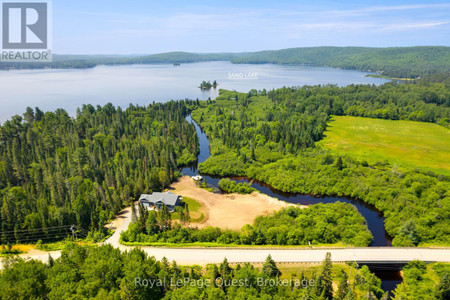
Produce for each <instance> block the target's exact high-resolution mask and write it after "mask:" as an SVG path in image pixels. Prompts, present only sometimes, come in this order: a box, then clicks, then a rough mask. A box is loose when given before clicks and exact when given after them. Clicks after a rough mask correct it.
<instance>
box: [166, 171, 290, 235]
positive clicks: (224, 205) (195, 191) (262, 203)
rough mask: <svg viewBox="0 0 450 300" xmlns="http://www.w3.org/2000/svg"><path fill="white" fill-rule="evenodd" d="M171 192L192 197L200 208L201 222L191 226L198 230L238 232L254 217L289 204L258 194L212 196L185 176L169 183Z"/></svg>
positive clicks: (212, 194)
mask: <svg viewBox="0 0 450 300" xmlns="http://www.w3.org/2000/svg"><path fill="white" fill-rule="evenodd" d="M171 191H172V192H173V193H175V194H178V195H181V196H185V197H190V198H193V199H195V200H197V201H198V202H200V203H201V204H202V205H203V209H204V212H205V216H206V217H205V220H204V221H203V222H202V223H200V224H199V223H195V224H192V225H193V226H198V227H199V228H203V227H206V226H216V227H220V228H230V229H240V228H242V226H244V225H246V224H251V223H252V222H253V220H254V219H255V218H256V217H258V216H261V215H265V214H268V213H270V212H272V211H274V210H278V209H281V208H283V207H287V206H289V205H292V204H289V203H286V202H284V201H279V200H278V199H276V198H272V197H269V196H267V195H263V194H260V193H258V192H253V193H251V194H250V195H240V194H228V195H224V194H214V193H211V192H208V191H206V190H204V189H201V188H199V187H198V186H197V185H196V184H195V182H194V180H193V179H192V178H191V177H189V176H183V177H181V178H180V179H179V180H178V181H177V182H175V183H173V184H172V186H171Z"/></svg>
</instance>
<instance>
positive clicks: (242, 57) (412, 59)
mask: <svg viewBox="0 0 450 300" xmlns="http://www.w3.org/2000/svg"><path fill="white" fill-rule="evenodd" d="M53 60H54V61H53V62H52V63H27V64H20V63H3V62H0V69H22V68H30V69H34V68H91V67H94V66H96V65H102V64H107V65H111V64H160V63H168V64H173V63H194V62H202V61H231V62H232V63H253V64H255V63H274V64H293V65H310V66H328V67H334V68H343V69H353V70H361V71H371V72H379V73H381V74H383V75H385V76H391V77H403V78H416V77H419V76H424V75H432V74H437V73H443V72H448V70H449V69H450V47H433V46H422V47H392V48H365V47H310V48H290V49H283V50H269V51H259V52H242V53H189V52H168V53H160V54H152V55H145V56H131V55H128V56H117V55H115V56H114V55H54V56H53Z"/></svg>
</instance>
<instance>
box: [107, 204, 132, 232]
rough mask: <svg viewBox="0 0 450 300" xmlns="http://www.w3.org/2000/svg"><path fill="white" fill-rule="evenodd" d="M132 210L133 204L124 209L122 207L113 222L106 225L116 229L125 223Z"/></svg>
mask: <svg viewBox="0 0 450 300" xmlns="http://www.w3.org/2000/svg"><path fill="white" fill-rule="evenodd" d="M130 212H131V206H128V207H126V208H124V209H122V210H121V211H120V212H119V213H118V214H117V216H116V218H115V219H114V220H113V221H112V222H111V223H108V224H106V225H105V227H106V228H109V229H111V230H116V229H117V228H120V227H121V226H122V224H123V222H124V221H125V220H126V218H127V215H128V214H129V213H130Z"/></svg>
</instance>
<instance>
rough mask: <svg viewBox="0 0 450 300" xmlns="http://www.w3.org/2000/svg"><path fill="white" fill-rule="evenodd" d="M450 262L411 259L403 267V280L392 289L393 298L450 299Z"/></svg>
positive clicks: (397, 299) (398, 299)
mask: <svg viewBox="0 0 450 300" xmlns="http://www.w3.org/2000/svg"><path fill="white" fill-rule="evenodd" d="M449 276H450V264H448V263H432V264H429V265H426V264H425V263H424V262H422V261H412V262H410V263H409V264H407V265H406V266H405V267H404V268H403V282H402V283H401V284H399V285H398V286H397V288H396V289H395V291H394V300H403V299H437V300H445V299H450V278H449Z"/></svg>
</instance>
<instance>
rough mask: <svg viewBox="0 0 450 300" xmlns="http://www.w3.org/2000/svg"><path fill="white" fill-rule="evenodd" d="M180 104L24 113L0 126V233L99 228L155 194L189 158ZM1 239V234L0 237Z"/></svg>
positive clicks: (192, 139) (192, 153) (190, 144)
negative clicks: (140, 198)
mask: <svg viewBox="0 0 450 300" xmlns="http://www.w3.org/2000/svg"><path fill="white" fill-rule="evenodd" d="M186 113H187V107H186V102H184V101H178V102H173V101H172V102H168V103H165V104H160V103H157V104H153V105H150V106H148V107H142V106H133V105H130V106H129V107H128V108H127V109H126V110H122V109H121V108H116V107H114V106H113V105H111V104H107V105H105V106H104V107H100V106H97V107H96V108H95V107H93V106H92V105H84V106H83V107H82V109H79V110H78V112H77V115H76V117H75V118H71V117H70V116H69V115H68V114H67V112H66V111H64V110H62V109H58V110H56V111H55V112H47V113H43V112H42V111H41V110H39V109H38V108H36V109H35V110H33V109H31V108H28V109H27V111H26V112H25V114H24V115H23V117H21V116H14V117H13V118H12V120H10V121H6V122H5V123H4V124H3V125H2V126H1V127H0V228H1V231H11V230H21V229H33V228H41V227H43V228H46V227H51V226H61V225H68V224H69V225H70V224H77V225H79V226H81V227H83V228H85V229H91V230H95V229H100V228H103V226H104V224H105V223H106V222H107V220H109V219H111V218H112V217H114V216H115V214H116V213H117V212H118V211H119V210H120V209H121V208H122V207H123V206H124V205H125V204H129V203H130V200H131V199H135V197H137V196H139V195H140V194H141V193H143V192H146V193H151V192H152V191H160V190H162V189H163V188H165V187H167V186H168V185H169V183H170V182H171V180H173V178H174V177H175V175H176V171H177V167H178V166H180V165H184V164H187V163H190V162H193V161H194V160H195V159H196V155H197V152H198V146H197V145H198V138H197V135H196V132H195V128H194V126H193V125H192V124H190V123H188V122H187V121H186V120H185V118H184V117H185V115H186ZM0 239H1V237H0Z"/></svg>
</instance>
